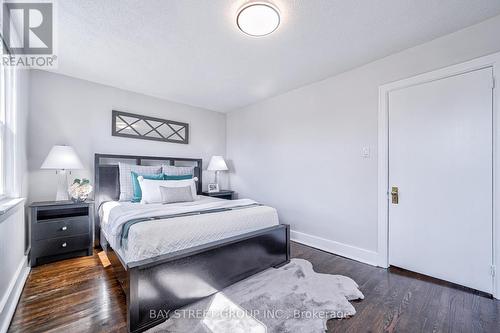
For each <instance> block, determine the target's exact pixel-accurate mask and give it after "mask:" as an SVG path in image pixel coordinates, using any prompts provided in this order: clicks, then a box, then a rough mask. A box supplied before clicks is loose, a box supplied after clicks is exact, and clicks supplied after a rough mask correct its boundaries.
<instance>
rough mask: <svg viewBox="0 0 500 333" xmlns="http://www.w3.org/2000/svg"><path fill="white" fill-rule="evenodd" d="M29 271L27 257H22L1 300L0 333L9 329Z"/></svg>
mask: <svg viewBox="0 0 500 333" xmlns="http://www.w3.org/2000/svg"><path fill="white" fill-rule="evenodd" d="M30 269H31V268H30V267H29V266H28V257H27V256H24V257H23V259H22V260H21V262H20V263H19V267H18V269H17V271H16V275H15V276H14V277H13V278H12V281H11V283H10V285H9V288H8V290H7V293H6V295H5V296H4V299H2V305H3V306H2V311H1V312H0V333H5V332H7V330H8V329H9V325H10V321H11V320H12V317H13V316H14V312H15V311H16V307H17V303H18V302H19V298H20V297H21V293H22V291H23V288H24V284H25V283H26V279H27V278H28V275H29V273H30Z"/></svg>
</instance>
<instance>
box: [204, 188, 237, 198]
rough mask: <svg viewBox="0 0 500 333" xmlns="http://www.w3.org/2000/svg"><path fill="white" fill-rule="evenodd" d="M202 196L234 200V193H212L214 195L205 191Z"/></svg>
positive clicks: (224, 191)
mask: <svg viewBox="0 0 500 333" xmlns="http://www.w3.org/2000/svg"><path fill="white" fill-rule="evenodd" d="M202 194H203V195H206V196H208V197H215V198H219V199H226V200H233V196H234V191H229V190H220V191H219V192H212V193H209V192H207V191H203V192H202Z"/></svg>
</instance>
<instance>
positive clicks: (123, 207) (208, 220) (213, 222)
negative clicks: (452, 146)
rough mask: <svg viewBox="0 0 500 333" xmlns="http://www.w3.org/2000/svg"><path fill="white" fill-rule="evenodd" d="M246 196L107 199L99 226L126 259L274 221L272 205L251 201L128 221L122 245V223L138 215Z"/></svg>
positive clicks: (207, 205) (183, 209)
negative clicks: (133, 200) (166, 201)
mask: <svg viewBox="0 0 500 333" xmlns="http://www.w3.org/2000/svg"><path fill="white" fill-rule="evenodd" d="M255 203H256V202H255V201H253V200H249V199H240V200H221V199H216V198H210V197H205V196H199V197H198V199H197V200H195V201H193V202H185V203H176V204H167V205H164V204H147V205H146V204H139V203H131V202H119V201H110V202H106V203H104V204H103V205H102V206H101V208H100V211H99V214H100V221H101V229H102V231H103V233H104V235H105V236H106V238H107V240H108V241H109V243H110V245H111V247H112V248H113V249H114V250H115V251H117V252H119V254H120V256H121V257H122V258H123V260H125V262H126V263H130V262H134V261H138V260H143V259H146V258H151V257H155V256H158V255H161V254H165V253H171V252H175V251H179V250H182V249H186V248H189V247H193V246H197V245H202V244H206V243H209V242H213V241H216V240H220V239H224V238H228V237H232V236H236V235H239V234H243V233H246V232H251V231H255V230H258V229H263V228H267V227H271V226H274V225H278V224H279V221H278V214H277V212H276V209H274V208H272V207H268V206H252V207H248V208H244V209H235V210H231V211H224V212H217V213H209V214H201V215H193V216H183V217H174V218H167V219H160V220H152V221H144V222H139V223H136V224H134V225H132V226H131V227H130V229H129V233H128V238H127V241H126V242H123V244H121V232H122V227H123V224H124V223H126V222H127V221H130V220H132V219H137V218H147V217H155V216H165V215H173V214H183V213H190V212H196V211H200V210H208V209H218V208H233V207H238V206H247V205H252V204H255Z"/></svg>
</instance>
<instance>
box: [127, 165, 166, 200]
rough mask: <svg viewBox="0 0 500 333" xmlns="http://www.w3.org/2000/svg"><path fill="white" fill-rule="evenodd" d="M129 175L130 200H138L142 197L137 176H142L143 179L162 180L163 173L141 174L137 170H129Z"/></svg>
mask: <svg viewBox="0 0 500 333" xmlns="http://www.w3.org/2000/svg"><path fill="white" fill-rule="evenodd" d="M130 175H131V177H132V202H139V201H141V199H142V191H141V186H140V185H139V180H137V177H139V176H142V177H144V179H151V180H163V174H162V173H159V174H157V175H143V174H139V173H137V172H134V171H131V172H130Z"/></svg>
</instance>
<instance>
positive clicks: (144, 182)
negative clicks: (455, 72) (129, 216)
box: [137, 176, 197, 204]
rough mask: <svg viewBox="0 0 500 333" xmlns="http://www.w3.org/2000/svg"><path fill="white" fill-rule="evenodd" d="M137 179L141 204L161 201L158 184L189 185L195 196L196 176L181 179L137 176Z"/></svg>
mask: <svg viewBox="0 0 500 333" xmlns="http://www.w3.org/2000/svg"><path fill="white" fill-rule="evenodd" d="M137 180H138V181H139V186H141V191H142V200H141V203H142V204H149V203H161V202H162V197H161V191H160V186H163V187H185V186H190V187H191V193H192V195H193V198H197V195H196V184H195V180H197V179H196V177H195V178H193V179H183V180H153V179H144V177H142V176H139V177H137Z"/></svg>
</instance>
